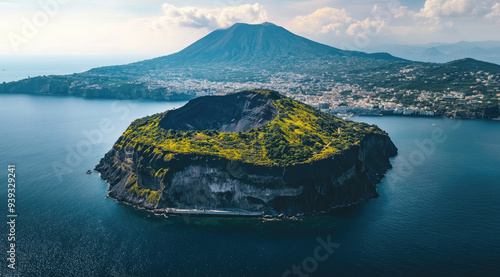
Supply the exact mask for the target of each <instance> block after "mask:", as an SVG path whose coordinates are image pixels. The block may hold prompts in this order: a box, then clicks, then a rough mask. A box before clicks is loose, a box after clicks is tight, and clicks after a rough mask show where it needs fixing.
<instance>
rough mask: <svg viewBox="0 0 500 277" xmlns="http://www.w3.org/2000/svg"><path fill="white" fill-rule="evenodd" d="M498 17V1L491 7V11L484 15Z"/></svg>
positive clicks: (499, 6) (499, 15)
mask: <svg viewBox="0 0 500 277" xmlns="http://www.w3.org/2000/svg"><path fill="white" fill-rule="evenodd" d="M495 17H500V3H496V4H495V5H493V7H491V12H490V13H489V14H487V15H486V18H495Z"/></svg>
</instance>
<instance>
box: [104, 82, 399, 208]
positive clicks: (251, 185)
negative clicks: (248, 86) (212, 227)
mask: <svg viewBox="0 0 500 277" xmlns="http://www.w3.org/2000/svg"><path fill="white" fill-rule="evenodd" d="M396 154H397V148H396V146H395V145H394V143H393V142H392V141H391V139H390V138H389V136H388V134H387V133H385V132H384V131H382V130H381V129H380V128H378V127H377V126H375V125H368V124H365V123H357V122H352V121H346V120H342V119H339V118H337V117H335V116H333V115H331V114H327V113H323V112H321V111H319V110H317V109H315V108H313V107H310V106H308V105H306V104H304V103H301V102H298V101H295V100H292V99H290V98H288V97H286V96H283V95H281V94H280V93H278V92H276V91H271V90H245V91H241V92H237V93H232V94H228V95H223V96H203V97H199V98H196V99H193V100H191V101H189V102H188V103H187V104H186V105H184V106H183V107H181V108H179V109H174V110H170V111H166V112H164V113H159V114H155V115H152V116H148V117H144V118H140V119H137V120H135V121H134V122H132V124H131V125H130V126H129V127H128V129H127V130H126V131H125V132H124V133H123V135H122V136H121V137H120V138H119V139H118V140H117V141H116V143H115V144H114V146H113V147H112V149H111V150H110V151H109V152H108V153H107V154H106V155H105V156H104V158H102V159H101V161H100V162H99V164H98V165H97V166H96V167H95V170H96V171H98V172H99V173H100V176H101V178H103V179H104V180H106V181H107V182H108V183H109V193H108V196H109V197H111V198H114V199H116V200H117V201H119V202H124V203H127V204H131V205H134V206H137V207H139V208H144V209H147V210H150V211H152V212H154V213H158V214H167V215H168V214H197V215H227V216H279V215H284V216H296V215H315V214H319V213H324V212H328V211H330V210H332V209H334V208H338V207H344V206H348V205H352V204H356V203H361V202H363V201H366V200H368V199H370V198H373V197H376V196H377V191H376V185H377V183H379V182H380V180H381V179H382V178H383V176H384V174H385V173H386V172H387V170H388V169H389V168H391V164H390V158H391V157H393V156H395V155H396Z"/></svg>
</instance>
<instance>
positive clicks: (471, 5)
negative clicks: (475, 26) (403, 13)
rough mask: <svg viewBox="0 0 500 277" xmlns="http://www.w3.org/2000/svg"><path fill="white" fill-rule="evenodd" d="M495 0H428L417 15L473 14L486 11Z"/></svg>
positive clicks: (448, 15)
mask: <svg viewBox="0 0 500 277" xmlns="http://www.w3.org/2000/svg"><path fill="white" fill-rule="evenodd" d="M494 1H495V0H427V1H425V4H424V7H423V8H422V9H421V10H420V11H419V12H418V13H417V14H415V16H416V17H424V18H430V17H451V16H472V15H478V14H484V13H486V12H487V11H488V10H489V9H490V7H491V4H492V3H494Z"/></svg>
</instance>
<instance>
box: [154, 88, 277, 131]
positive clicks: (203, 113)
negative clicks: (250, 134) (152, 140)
mask: <svg viewBox="0 0 500 277" xmlns="http://www.w3.org/2000/svg"><path fill="white" fill-rule="evenodd" d="M277 115H278V108H276V106H275V105H274V104H273V102H272V100H271V99H269V98H268V97H266V96H264V95H262V94H259V93H252V92H249V91H247V92H243V93H237V94H230V95H227V96H215V97H214V96H205V97H200V98H197V99H194V100H192V101H189V103H187V104H186V105H185V106H183V107H181V108H180V109H177V110H173V111H170V112H169V113H167V114H166V115H165V117H164V118H163V119H162V120H161V122H160V125H161V126H162V127H163V128H165V129H167V130H168V129H175V130H182V131H191V130H217V131H219V132H230V133H234V132H246V131H249V130H251V129H254V128H257V127H260V126H264V125H266V124H267V123H269V122H271V121H272V120H273V119H275V118H276V116H277Z"/></svg>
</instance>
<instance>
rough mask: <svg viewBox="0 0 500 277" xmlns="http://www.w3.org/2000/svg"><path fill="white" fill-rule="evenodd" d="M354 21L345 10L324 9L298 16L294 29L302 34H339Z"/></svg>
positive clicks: (294, 22)
mask: <svg viewBox="0 0 500 277" xmlns="http://www.w3.org/2000/svg"><path fill="white" fill-rule="evenodd" d="M352 21H353V19H352V18H351V16H350V15H349V13H348V12H347V11H346V10H345V9H336V8H330V7H324V8H321V9H318V10H316V11H314V12H313V13H310V14H308V15H303V16H297V17H295V18H294V19H293V21H292V24H291V25H292V26H293V29H294V30H296V31H298V32H300V33H308V34H326V33H329V32H335V33H337V34H338V33H339V32H340V29H341V28H342V27H343V26H345V25H346V24H349V23H350V22H352Z"/></svg>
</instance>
